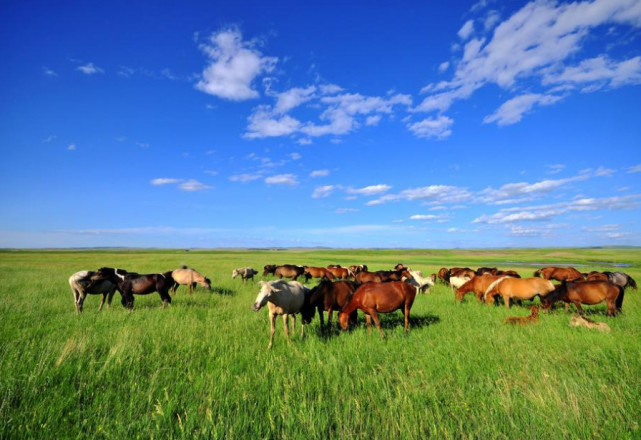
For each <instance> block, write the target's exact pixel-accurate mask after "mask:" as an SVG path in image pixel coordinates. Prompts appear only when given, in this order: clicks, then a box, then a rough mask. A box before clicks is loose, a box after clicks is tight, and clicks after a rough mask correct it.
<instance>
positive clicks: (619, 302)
mask: <svg viewBox="0 0 641 440" xmlns="http://www.w3.org/2000/svg"><path fill="white" fill-rule="evenodd" d="M623 295H625V289H624V288H623V287H620V286H619V295H617V297H616V299H615V301H616V302H615V305H616V313H621V308H622V307H623Z"/></svg>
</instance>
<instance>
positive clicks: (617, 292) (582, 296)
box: [545, 280, 624, 316]
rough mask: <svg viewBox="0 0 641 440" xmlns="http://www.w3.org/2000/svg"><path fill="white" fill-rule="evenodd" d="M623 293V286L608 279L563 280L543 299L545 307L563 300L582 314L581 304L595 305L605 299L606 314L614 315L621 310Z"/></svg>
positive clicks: (547, 307)
mask: <svg viewBox="0 0 641 440" xmlns="http://www.w3.org/2000/svg"><path fill="white" fill-rule="evenodd" d="M623 295H624V290H623V287H621V286H617V285H616V284H613V283H611V282H609V281H601V280H593V281H578V282H563V283H561V284H560V285H558V286H557V287H556V289H554V292H552V294H550V295H549V296H548V297H547V298H546V299H545V308H546V309H549V308H551V307H552V305H553V304H554V303H555V302H556V301H563V302H565V303H566V304H570V303H572V304H574V306H575V307H576V310H577V311H578V312H579V313H580V314H583V309H582V308H581V304H587V305H595V304H599V303H601V302H603V301H605V302H606V304H607V306H608V313H607V315H608V316H614V315H615V314H617V313H619V312H621V307H622V305H623Z"/></svg>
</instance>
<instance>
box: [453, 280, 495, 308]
mask: <svg viewBox="0 0 641 440" xmlns="http://www.w3.org/2000/svg"><path fill="white" fill-rule="evenodd" d="M501 278H503V277H501V276H494V275H489V274H487V273H485V274H484V275H480V276H478V275H477V276H475V277H474V278H472V279H471V280H469V281H468V282H466V283H465V284H463V285H462V286H461V287H459V288H458V289H456V296H455V299H456V301H463V297H465V295H466V294H468V293H470V292H473V293H474V295H476V299H478V300H479V301H480V302H483V295H485V291H486V290H487V288H488V287H490V284H492V283H493V282H495V281H497V280H499V279H501Z"/></svg>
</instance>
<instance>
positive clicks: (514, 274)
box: [492, 269, 521, 278]
mask: <svg viewBox="0 0 641 440" xmlns="http://www.w3.org/2000/svg"><path fill="white" fill-rule="evenodd" d="M492 275H500V276H504V277H505V276H508V277H512V278H521V275H519V273H518V272H517V271H515V270H499V269H497V270H495V271H494V272H492Z"/></svg>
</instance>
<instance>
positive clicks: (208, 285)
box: [202, 278, 211, 290]
mask: <svg viewBox="0 0 641 440" xmlns="http://www.w3.org/2000/svg"><path fill="white" fill-rule="evenodd" d="M202 286H203V287H204V288H205V289H208V290H211V280H210V279H209V278H205V281H203V284H202Z"/></svg>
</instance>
